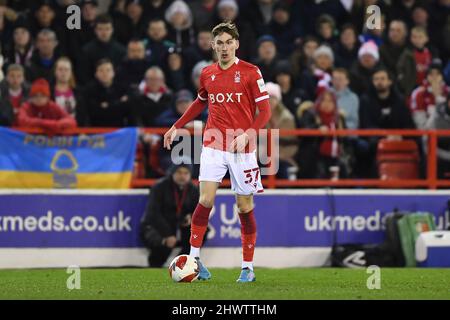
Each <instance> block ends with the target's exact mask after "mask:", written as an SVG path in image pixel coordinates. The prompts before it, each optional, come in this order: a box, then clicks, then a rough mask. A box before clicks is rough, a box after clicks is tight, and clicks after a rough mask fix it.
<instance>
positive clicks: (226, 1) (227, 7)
mask: <svg viewBox="0 0 450 320" xmlns="http://www.w3.org/2000/svg"><path fill="white" fill-rule="evenodd" d="M214 20H215V24H218V23H220V22H226V21H233V23H234V24H235V25H236V28H237V29H238V30H239V48H238V49H237V52H236V55H237V56H238V57H239V58H241V59H244V60H250V59H252V58H253V57H254V56H255V52H254V51H255V42H256V36H255V32H254V31H253V28H252V25H251V24H250V23H249V22H248V20H246V19H245V18H242V15H241V14H240V12H239V7H238V4H237V2H236V0H220V1H219V3H218V4H217V18H216V19H214Z"/></svg>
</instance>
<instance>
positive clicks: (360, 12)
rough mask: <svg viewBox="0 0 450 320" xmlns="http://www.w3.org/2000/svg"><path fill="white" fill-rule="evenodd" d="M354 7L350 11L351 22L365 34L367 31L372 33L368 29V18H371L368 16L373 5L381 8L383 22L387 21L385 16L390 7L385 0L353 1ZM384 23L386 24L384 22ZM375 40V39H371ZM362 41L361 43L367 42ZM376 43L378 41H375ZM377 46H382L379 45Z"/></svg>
mask: <svg viewBox="0 0 450 320" xmlns="http://www.w3.org/2000/svg"><path fill="white" fill-rule="evenodd" d="M351 2H353V3H352V7H351V9H350V10H349V11H350V15H351V16H350V22H351V23H352V24H353V25H354V26H355V28H356V30H359V31H361V30H362V31H363V34H364V33H366V32H367V31H371V29H367V23H366V22H367V18H368V17H370V15H369V14H367V8H368V7H369V6H371V5H376V6H378V7H379V8H380V11H381V15H382V17H383V18H382V20H385V19H384V17H385V14H386V13H387V11H388V9H389V7H388V5H387V4H386V3H385V1H384V0H367V1H366V0H360V1H351ZM383 23H384V22H383ZM371 40H374V39H371ZM366 41H369V39H366ZM366 41H361V42H366ZM375 42H376V41H375ZM377 45H380V44H379V43H377Z"/></svg>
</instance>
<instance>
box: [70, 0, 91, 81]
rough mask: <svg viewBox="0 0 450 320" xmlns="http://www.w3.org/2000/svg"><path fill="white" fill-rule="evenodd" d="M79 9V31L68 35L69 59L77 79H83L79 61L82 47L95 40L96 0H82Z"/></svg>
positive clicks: (73, 31)
mask: <svg viewBox="0 0 450 320" xmlns="http://www.w3.org/2000/svg"><path fill="white" fill-rule="evenodd" d="M80 7H81V28H80V29H79V30H71V31H70V34H69V37H68V38H69V44H68V46H69V52H68V54H69V57H70V59H71V60H72V61H73V62H74V64H75V66H76V68H75V70H80V72H78V71H76V74H77V78H78V79H80V78H83V75H82V74H79V73H82V71H81V70H82V67H83V66H82V63H83V60H82V59H81V57H82V55H83V47H84V46H85V45H86V44H88V43H89V42H91V41H92V40H94V39H95V31H94V30H95V21H96V19H97V16H98V1H97V0H82V1H81V3H80Z"/></svg>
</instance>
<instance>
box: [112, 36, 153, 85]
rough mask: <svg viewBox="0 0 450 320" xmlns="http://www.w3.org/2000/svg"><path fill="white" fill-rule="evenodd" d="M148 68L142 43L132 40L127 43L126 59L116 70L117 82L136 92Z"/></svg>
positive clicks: (148, 64)
mask: <svg viewBox="0 0 450 320" xmlns="http://www.w3.org/2000/svg"><path fill="white" fill-rule="evenodd" d="M149 67H150V62H149V61H148V60H147V59H145V47H144V43H143V42H142V41H140V40H139V39H132V40H131V41H130V42H128V49H127V57H126V59H125V60H124V61H123V62H122V63H121V64H120V65H119V67H118V68H117V81H118V82H120V83H124V84H126V85H127V86H128V87H129V88H130V89H132V90H137V89H138V86H139V83H140V82H141V81H142V79H143V78H144V74H145V71H146V70H147V69H148V68H149Z"/></svg>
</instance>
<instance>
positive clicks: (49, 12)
mask: <svg viewBox="0 0 450 320" xmlns="http://www.w3.org/2000/svg"><path fill="white" fill-rule="evenodd" d="M65 27H66V26H65V24H62V23H59V21H58V19H57V16H56V12H55V8H54V6H53V4H52V3H51V1H49V0H38V1H37V5H36V6H35V8H34V14H33V16H32V17H31V30H32V32H33V36H35V37H37V35H38V34H39V32H40V31H41V30H44V29H45V30H52V31H53V32H54V33H55V38H56V41H57V43H58V48H57V51H58V52H59V53H60V54H61V53H66V52H67V49H68V46H67V37H66V29H65Z"/></svg>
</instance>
